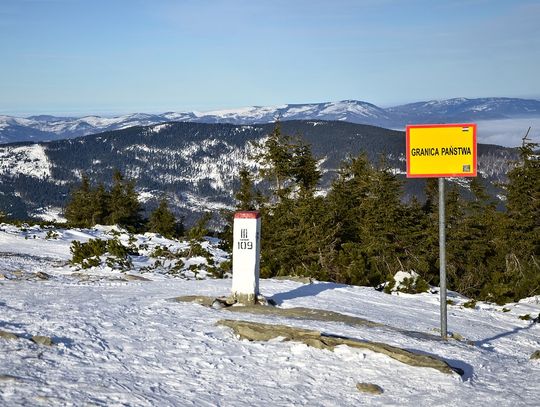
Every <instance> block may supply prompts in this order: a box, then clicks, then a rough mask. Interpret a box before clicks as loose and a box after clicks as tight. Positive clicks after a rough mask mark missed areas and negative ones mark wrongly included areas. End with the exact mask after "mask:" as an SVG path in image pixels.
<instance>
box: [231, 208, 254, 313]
mask: <svg viewBox="0 0 540 407" xmlns="http://www.w3.org/2000/svg"><path fill="white" fill-rule="evenodd" d="M260 254H261V215H260V213H259V212H258V211H240V212H236V213H235V215H234V224H233V267H232V270H233V277H232V297H233V298H234V299H235V300H236V302H238V303H241V304H255V303H257V297H258V296H259V274H260V271H259V264H260Z"/></svg>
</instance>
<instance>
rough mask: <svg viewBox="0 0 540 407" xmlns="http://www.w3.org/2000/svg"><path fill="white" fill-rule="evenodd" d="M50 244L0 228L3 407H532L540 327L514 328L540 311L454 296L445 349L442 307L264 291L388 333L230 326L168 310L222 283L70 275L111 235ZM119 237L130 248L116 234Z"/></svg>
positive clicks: (73, 234) (306, 290) (358, 290)
mask: <svg viewBox="0 0 540 407" xmlns="http://www.w3.org/2000/svg"><path fill="white" fill-rule="evenodd" d="M46 232H48V231H45V230H41V229H37V228H33V229H32V228H29V229H27V230H21V229H17V228H14V227H12V226H8V225H1V226H0V243H1V247H2V253H0V270H1V271H0V275H1V276H4V277H3V279H2V280H0V293H1V294H0V315H1V317H0V330H2V331H7V332H10V333H13V334H16V335H17V336H18V337H19V338H18V339H11V340H10V339H5V338H3V337H0V405H6V406H29V405H32V406H34V405H35V406H40V405H43V406H56V405H58V406H60V405H62V406H63V405H77V406H79V405H97V406H105V405H126V406H128V405H129V406H157V405H159V406H187V405H190V406H233V405H234V406H250V407H251V406H261V405H270V406H285V405H287V406H292V405H294V406H297V405H310V406H325V407H326V406H358V405H369V406H371V405H386V406H398V405H399V406H416V407H421V406H434V405H437V406H450V405H458V406H460V405H475V406H536V405H538V399H539V397H540V382H539V381H538V377H540V360H531V359H530V355H531V354H532V353H533V352H534V351H536V350H538V349H540V325H539V324H535V323H532V322H531V321H526V320H523V319H520V318H519V317H520V316H524V315H530V316H532V317H535V316H536V315H538V313H539V312H540V298H529V299H525V300H522V301H521V302H519V303H514V304H507V305H505V306H504V307H503V306H496V305H493V304H487V303H477V304H476V306H475V307H474V308H472V309H470V308H465V307H463V304H464V303H465V301H466V299H465V298H462V297H460V296H458V295H457V294H452V293H450V294H451V299H452V300H453V302H454V305H449V315H448V327H449V331H450V332H451V333H453V334H454V335H455V336H456V337H458V338H459V337H461V338H460V340H455V339H451V340H449V341H441V340H439V339H437V327H438V326H439V303H438V295H437V294H429V293H425V294H417V295H410V294H399V295H397V294H392V295H389V294H384V293H382V292H378V291H375V290H374V289H372V288H366V287H353V286H345V285H337V284H332V283H325V282H313V283H312V284H301V283H298V282H293V281H286V280H285V281H283V280H262V281H261V284H260V287H261V292H262V294H263V295H265V296H266V297H268V298H272V299H274V300H275V301H276V302H277V304H278V307H281V308H291V307H310V308H317V309H323V310H332V311H335V312H339V313H343V314H347V315H350V316H357V317H361V318H365V319H369V320H372V321H375V322H378V323H380V324H384V325H383V326H377V327H366V326H352V325H348V324H346V323H343V322H339V323H338V322H331V321H327V322H320V321H319V322H317V321H308V320H303V319H294V320H293V319H288V318H285V317H279V316H263V315H252V314H246V313H241V314H239V313H230V312H228V311H226V310H215V309H212V308H205V307H203V306H201V305H197V304H192V303H178V302H174V301H171V299H172V298H173V297H177V296H183V295H205V296H213V297H217V296H222V295H227V294H229V292H230V290H231V280H230V279H219V280H214V279H205V280H197V279H196V278H195V277H194V276H191V277H190V276H189V275H181V276H180V277H176V276H175V275H174V274H168V273H163V270H161V269H156V270H146V271H145V270H142V269H141V268H140V267H138V266H135V267H134V269H132V270H127V271H123V272H121V271H115V270H111V269H107V268H106V267H98V268H94V269H90V270H86V271H85V270H76V269H74V268H73V267H71V266H69V265H68V264H66V260H67V259H69V258H70V254H69V242H70V240H71V239H78V240H81V241H86V240H88V239H89V238H91V237H92V238H96V237H98V238H112V235H111V233H110V232H111V231H110V230H107V229H97V230H51V233H50V234H49V236H50V235H52V232H54V233H56V234H58V236H55V237H49V238H46V237H47V233H46ZM119 238H120V239H121V240H127V239H128V236H126V235H124V234H123V233H122V232H120V236H119ZM134 239H135V240H136V242H137V243H136V244H137V245H141V244H148V245H149V246H148V248H146V246H145V248H144V249H141V250H142V251H144V250H148V249H152V248H153V247H155V246H156V245H162V246H166V247H170V248H175V247H180V246H181V245H182V243H179V242H173V241H167V240H165V239H162V238H160V237H158V236H155V235H153V236H150V235H146V236H135V237H134ZM208 244H209V245H210V246H212V245H213V244H214V243H212V242H208ZM210 246H208V247H210ZM210 250H214V249H212V248H211V247H210ZM213 253H214V255H215V258H220V255H219V254H218V252H215V251H214V252H213ZM216 256H217V257H216ZM148 259H149V258H148V257H145V256H144V255H143V256H140V258H138V259H136V260H137V261H139V260H140V261H141V262H143V263H144V262H147V261H148ZM136 263H137V262H136V261H134V264H136ZM38 272H40V274H38ZM43 273H46V274H47V276H48V277H47V276H46V275H44V274H43ZM129 276H132V277H130V278H129V279H128V277H129ZM133 276H139V277H144V278H145V279H146V281H143V280H134V278H135V277H133ZM0 278H2V277H0ZM224 318H228V319H243V320H249V321H256V322H263V323H271V324H284V325H292V326H296V327H302V328H308V329H314V330H318V331H322V332H324V333H326V334H330V335H339V336H345V337H350V338H354V339H357V340H370V341H377V342H383V343H388V344H390V345H394V346H398V347H401V348H405V349H407V350H410V351H413V352H419V353H424V354H429V355H434V356H437V357H440V358H442V359H444V360H445V361H446V362H448V363H449V364H450V365H451V366H453V367H457V368H460V369H462V370H463V375H461V376H460V375H458V374H444V373H441V372H439V371H437V370H435V369H430V368H419V367H411V366H409V365H406V364H403V363H400V362H398V361H396V360H393V359H390V358H388V357H387V356H384V355H382V354H379V353H374V352H371V351H368V350H359V349H352V348H349V347H346V346H340V347H338V348H336V350H335V351H334V352H331V351H328V350H319V349H315V348H310V347H307V346H306V345H304V344H301V343H297V342H282V341H280V340H272V341H270V342H247V341H240V340H238V339H237V338H236V337H235V336H234V334H233V333H232V331H231V330H229V329H228V328H225V327H222V326H218V325H216V322H217V321H218V320H220V319H224ZM34 335H41V336H47V337H50V338H52V340H53V343H54V345H53V346H46V345H38V344H36V343H34V342H32V341H31V340H30V338H31V337H32V336H34ZM458 335H459V336H458ZM362 382H363V383H366V382H367V383H374V384H377V385H379V386H380V387H381V388H382V389H383V391H384V392H383V393H382V394H381V395H368V394H364V393H360V392H358V390H357V389H356V384H357V383H362Z"/></svg>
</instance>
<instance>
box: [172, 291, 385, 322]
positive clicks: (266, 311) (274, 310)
mask: <svg viewBox="0 0 540 407" xmlns="http://www.w3.org/2000/svg"><path fill="white" fill-rule="evenodd" d="M173 301H177V302H195V303H197V304H200V305H204V306H207V307H214V308H219V309H221V308H223V309H225V310H227V311H231V312H241V313H247V314H259V315H277V316H280V317H286V318H293V319H304V320H306V319H307V320H310V321H328V322H343V323H345V324H348V325H352V326H369V327H377V326H384V325H383V324H378V323H376V322H373V321H369V320H367V319H364V318H359V317H353V316H351V315H345V314H340V313H339V312H333V311H325V310H321V309H315V308H304V307H296V308H279V307H273V306H271V307H269V306H265V305H262V304H254V305H243V306H235V307H231V306H229V305H232V304H234V302H232V303H231V298H230V297H219V298H215V299H214V298H212V297H206V296H200V295H186V296H182V297H176V298H173ZM216 301H218V302H220V303H222V304H223V306H218V305H216V306H214V305H213V304H214V303H215V302H216ZM269 304H270V305H271V302H269Z"/></svg>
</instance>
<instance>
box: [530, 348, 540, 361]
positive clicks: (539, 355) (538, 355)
mask: <svg viewBox="0 0 540 407" xmlns="http://www.w3.org/2000/svg"><path fill="white" fill-rule="evenodd" d="M531 359H540V350H535V351H534V352H533V353H532V355H531Z"/></svg>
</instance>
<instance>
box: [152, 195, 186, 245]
mask: <svg viewBox="0 0 540 407" xmlns="http://www.w3.org/2000/svg"><path fill="white" fill-rule="evenodd" d="M148 230H149V231H150V232H154V233H159V234H160V235H162V236H163V237H166V238H169V239H171V238H173V237H174V236H175V235H177V232H178V231H179V230H178V224H177V222H176V218H175V217H174V214H173V213H172V212H171V210H170V209H169V205H168V204H167V200H166V199H165V198H161V200H160V201H159V206H158V207H157V208H156V209H155V210H154V211H153V212H152V213H151V214H150V218H149V219H148Z"/></svg>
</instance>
